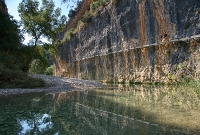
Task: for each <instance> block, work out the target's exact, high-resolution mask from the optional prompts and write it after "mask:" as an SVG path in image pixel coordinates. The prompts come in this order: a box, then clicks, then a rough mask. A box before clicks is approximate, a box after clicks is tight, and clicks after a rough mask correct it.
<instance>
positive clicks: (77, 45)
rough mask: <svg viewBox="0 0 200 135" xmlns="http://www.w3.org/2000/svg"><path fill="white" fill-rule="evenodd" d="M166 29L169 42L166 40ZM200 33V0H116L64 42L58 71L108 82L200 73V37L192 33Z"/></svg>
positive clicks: (156, 79)
mask: <svg viewBox="0 0 200 135" xmlns="http://www.w3.org/2000/svg"><path fill="white" fill-rule="evenodd" d="M164 33H166V34H167V38H165V39H166V41H167V42H161V40H162V39H161V38H160V35H161V34H162V35H163V34H164ZM198 34H200V1H199V0H181V1H180V0H120V1H119V3H118V4H117V5H115V4H112V2H110V3H109V4H107V5H106V6H105V7H101V8H99V9H98V10H97V11H96V15H95V16H93V17H92V19H91V22H90V23H88V25H87V26H85V27H83V28H82V29H80V31H78V32H77V33H76V34H75V35H73V36H72V37H71V38H70V39H69V40H67V41H65V42H64V43H63V44H62V45H61V46H59V47H58V57H57V59H56V60H55V63H54V65H55V75H56V76H66V77H75V78H82V79H92V80H99V81H104V82H169V81H181V80H182V79H187V78H188V79H190V78H193V79H199V78H198V74H199V73H200V63H198V61H199V60H200V52H199V49H200V46H199V42H198V40H194V39H190V40H187V39H186V38H191V37H192V36H193V37H195V36H194V35H198ZM63 38H64V37H63V34H59V37H58V40H60V39H63ZM168 41H170V42H168Z"/></svg>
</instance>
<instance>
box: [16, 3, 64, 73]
mask: <svg viewBox="0 0 200 135" xmlns="http://www.w3.org/2000/svg"><path fill="white" fill-rule="evenodd" d="M18 12H19V15H20V17H21V20H22V21H21V23H22V24H23V27H24V29H25V31H26V32H27V33H28V34H29V35H31V36H32V37H33V39H34V43H33V46H34V47H33V49H32V52H31V53H30V57H29V58H28V59H27V61H26V64H25V66H24V68H23V71H25V72H27V71H28V69H29V67H30V64H31V62H32V60H34V59H33V57H34V54H35V53H34V51H37V48H36V46H37V45H38V41H40V38H41V37H47V38H48V39H49V40H50V41H54V40H55V39H56V34H57V33H58V32H59V31H61V30H62V29H63V27H64V26H65V21H66V17H65V16H64V15H63V16H61V9H60V8H56V9H55V4H54V2H53V1H52V0H42V5H41V7H40V6H39V2H38V1H37V0H27V1H26V2H21V3H20V4H19V7H18Z"/></svg>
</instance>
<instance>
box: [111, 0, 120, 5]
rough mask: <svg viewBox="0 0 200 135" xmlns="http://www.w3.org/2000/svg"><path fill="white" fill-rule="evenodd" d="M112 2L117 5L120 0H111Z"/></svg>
mask: <svg viewBox="0 0 200 135" xmlns="http://www.w3.org/2000/svg"><path fill="white" fill-rule="evenodd" d="M112 2H113V3H114V4H115V5H117V4H118V3H119V2H120V0H112Z"/></svg>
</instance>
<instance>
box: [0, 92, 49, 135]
mask: <svg viewBox="0 0 200 135" xmlns="http://www.w3.org/2000/svg"><path fill="white" fill-rule="evenodd" d="M33 97H34V98H33ZM1 100H2V101H1V103H0V107H1V108H4V110H3V111H1V115H0V119H1V118H3V117H6V118H5V119H6V121H4V122H5V123H8V124H9V123H12V126H8V127H7V130H6V131H5V132H9V134H17V133H19V132H21V131H22V130H23V125H22V122H25V123H27V124H28V126H29V127H31V130H29V131H27V133H30V134H33V133H37V134H41V133H42V131H41V128H40V126H41V125H44V124H45V123H47V122H49V119H48V118H45V119H43V118H42V117H43V114H45V113H47V111H48V110H47V108H48V104H47V97H46V96H45V95H44V94H42V93H41V94H32V95H30V94H28V95H21V96H20V97H19V96H18V97H17V98H13V97H12V96H10V98H6V101H5V100H4V99H1ZM3 104H7V106H4V105H3ZM5 110H6V111H5ZM11 110H12V111H11ZM41 120H43V121H41ZM13 127H16V128H13ZM0 131H1V130H0ZM5 134H7V133H5Z"/></svg>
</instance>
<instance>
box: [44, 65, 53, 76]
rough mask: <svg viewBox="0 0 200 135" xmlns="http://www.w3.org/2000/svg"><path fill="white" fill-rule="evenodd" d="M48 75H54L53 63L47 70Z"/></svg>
mask: <svg viewBox="0 0 200 135" xmlns="http://www.w3.org/2000/svg"><path fill="white" fill-rule="evenodd" d="M45 74H46V75H53V65H51V66H49V67H48V68H47V69H46V71H45Z"/></svg>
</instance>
